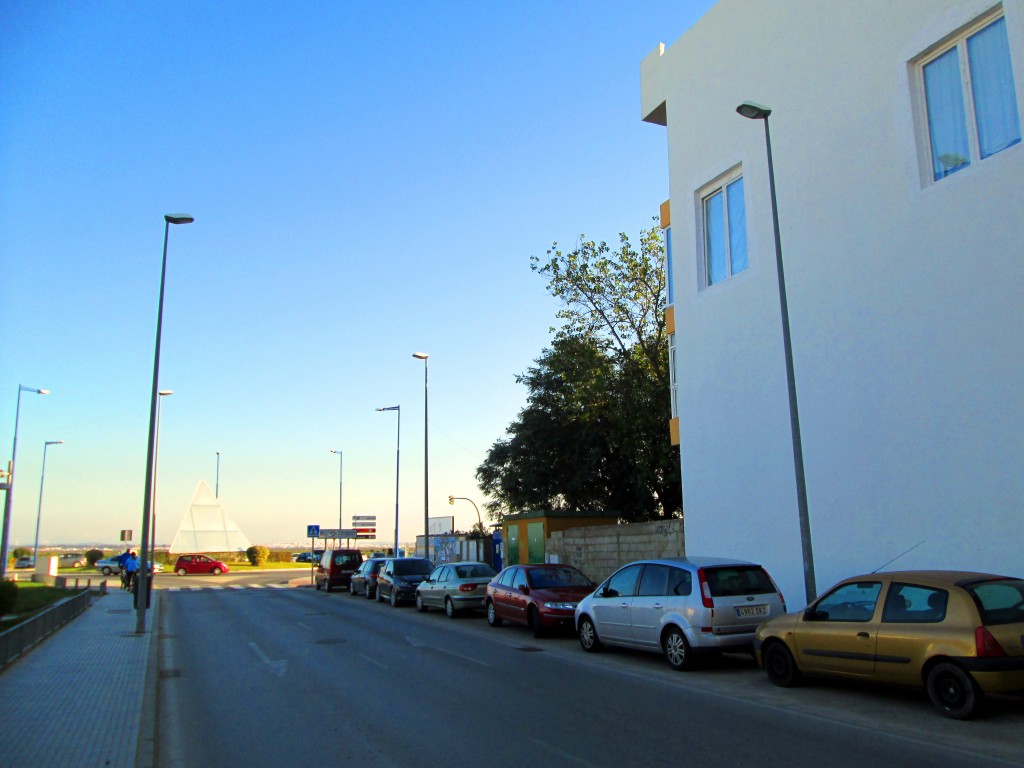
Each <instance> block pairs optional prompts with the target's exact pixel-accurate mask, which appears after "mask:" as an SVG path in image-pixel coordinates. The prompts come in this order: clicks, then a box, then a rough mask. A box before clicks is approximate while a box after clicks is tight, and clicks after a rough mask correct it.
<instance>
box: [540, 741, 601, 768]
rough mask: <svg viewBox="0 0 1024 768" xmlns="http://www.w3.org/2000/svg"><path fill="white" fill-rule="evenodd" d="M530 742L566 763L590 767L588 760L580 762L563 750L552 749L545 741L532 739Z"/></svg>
mask: <svg viewBox="0 0 1024 768" xmlns="http://www.w3.org/2000/svg"><path fill="white" fill-rule="evenodd" d="M530 741H532V742H533V743H534V744H536V745H537V746H538V747H543V748H544V749H546V750H547V751H548V752H550V753H551V754H553V755H558V756H559V757H560V758H562V759H563V760H565V761H567V762H570V763H576V764H577V765H590V761H588V760H581V759H580V758H578V757H576V755H573V754H570V753H568V752H566V751H565V750H564V749H559V748H558V747H553V746H551V745H550V744H548V743H547V742H546V741H541V740H540V739H534V738H531V739H530Z"/></svg>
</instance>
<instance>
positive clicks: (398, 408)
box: [377, 405, 402, 411]
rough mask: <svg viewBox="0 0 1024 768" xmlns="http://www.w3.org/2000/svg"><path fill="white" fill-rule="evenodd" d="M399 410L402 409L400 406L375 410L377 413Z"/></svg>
mask: <svg viewBox="0 0 1024 768" xmlns="http://www.w3.org/2000/svg"><path fill="white" fill-rule="evenodd" d="M401 408H402V406H400V405H390V406H388V407H387V408H378V409H377V410H378V411H398V410H401Z"/></svg>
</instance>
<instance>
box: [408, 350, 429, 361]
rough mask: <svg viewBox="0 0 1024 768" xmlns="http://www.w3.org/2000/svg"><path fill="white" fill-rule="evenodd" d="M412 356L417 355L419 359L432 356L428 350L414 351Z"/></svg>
mask: <svg viewBox="0 0 1024 768" xmlns="http://www.w3.org/2000/svg"><path fill="white" fill-rule="evenodd" d="M412 356H413V357H415V358H416V359H417V360H426V359H427V358H428V357H430V355H428V354H427V353H426V352H413V353H412Z"/></svg>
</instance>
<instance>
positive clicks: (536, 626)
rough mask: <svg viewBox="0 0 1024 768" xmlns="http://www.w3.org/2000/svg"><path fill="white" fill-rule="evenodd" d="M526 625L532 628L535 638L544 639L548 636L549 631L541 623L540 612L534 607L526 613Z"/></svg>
mask: <svg viewBox="0 0 1024 768" xmlns="http://www.w3.org/2000/svg"><path fill="white" fill-rule="evenodd" d="M526 623H527V625H528V626H529V627H530V629H532V630H533V636H534V637H537V638H540V637H544V636H545V635H546V634H547V630H546V629H545V628H544V625H543V624H542V623H541V621H540V611H538V610H537V609H536V608H535V607H534V606H532V605H531V606H530V608H529V610H528V611H527V612H526Z"/></svg>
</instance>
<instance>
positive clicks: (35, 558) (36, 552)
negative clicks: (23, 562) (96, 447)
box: [32, 440, 64, 565]
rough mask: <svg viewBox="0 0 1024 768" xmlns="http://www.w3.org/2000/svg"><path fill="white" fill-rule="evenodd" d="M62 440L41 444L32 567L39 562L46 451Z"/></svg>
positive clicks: (59, 443) (60, 443) (61, 442)
mask: <svg viewBox="0 0 1024 768" xmlns="http://www.w3.org/2000/svg"><path fill="white" fill-rule="evenodd" d="M63 443H64V441H63V440H47V441H46V442H45V443H43V469H42V471H40V473H39V507H38V509H36V543H35V545H34V546H33V547H32V563H33V565H34V564H35V563H36V562H38V560H39V522H40V521H41V520H42V519H43V483H44V482H46V449H47V448H49V447H50V446H51V445H62V444H63Z"/></svg>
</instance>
